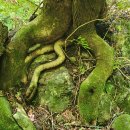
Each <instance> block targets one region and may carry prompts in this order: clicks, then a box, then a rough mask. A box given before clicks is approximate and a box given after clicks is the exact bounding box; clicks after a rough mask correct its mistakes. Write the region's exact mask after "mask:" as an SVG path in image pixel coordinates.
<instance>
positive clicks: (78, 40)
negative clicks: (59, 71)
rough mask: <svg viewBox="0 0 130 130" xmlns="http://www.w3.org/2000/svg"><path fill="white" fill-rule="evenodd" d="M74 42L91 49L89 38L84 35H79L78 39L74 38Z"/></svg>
mask: <svg viewBox="0 0 130 130" xmlns="http://www.w3.org/2000/svg"><path fill="white" fill-rule="evenodd" d="M72 42H74V43H76V44H78V45H81V46H82V47H83V48H84V49H86V50H91V48H90V47H89V45H88V42H87V40H86V39H85V38H84V37H82V36H79V37H78V38H77V39H73V40H72Z"/></svg>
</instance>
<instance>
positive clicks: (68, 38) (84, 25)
mask: <svg viewBox="0 0 130 130" xmlns="http://www.w3.org/2000/svg"><path fill="white" fill-rule="evenodd" d="M104 20H105V18H104V19H94V20H91V21H88V22H85V23H84V24H81V25H80V26H78V27H77V28H76V29H75V30H74V31H73V32H72V33H71V34H70V35H69V36H68V37H67V38H66V39H65V43H67V41H68V39H69V38H70V37H71V36H72V35H73V34H74V33H75V32H76V31H77V30H79V29H80V28H82V27H83V26H85V25H87V24H90V23H92V22H95V21H104Z"/></svg>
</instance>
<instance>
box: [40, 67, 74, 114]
mask: <svg viewBox="0 0 130 130" xmlns="http://www.w3.org/2000/svg"><path fill="white" fill-rule="evenodd" d="M39 83H40V85H39V88H38V103H39V104H40V105H42V106H44V105H47V106H48V108H49V109H50V111H52V112H61V111H63V110H64V109H66V108H67V107H68V105H69V104H70V102H71V100H70V99H71V96H72V89H73V87H74V85H73V83H72V79H71V77H70V75H69V73H68V70H67V69H66V68H65V67H60V68H57V69H55V70H52V71H50V72H46V73H44V74H43V75H42V76H41V78H40V80H39Z"/></svg>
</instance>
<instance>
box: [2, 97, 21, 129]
mask: <svg viewBox="0 0 130 130" xmlns="http://www.w3.org/2000/svg"><path fill="white" fill-rule="evenodd" d="M0 118H1V119H0V130H21V128H19V126H18V125H17V123H16V122H15V120H14V119H13V117H12V112H11V108H10V105H9V102H8V101H7V99H6V98H5V97H4V96H1V97H0Z"/></svg>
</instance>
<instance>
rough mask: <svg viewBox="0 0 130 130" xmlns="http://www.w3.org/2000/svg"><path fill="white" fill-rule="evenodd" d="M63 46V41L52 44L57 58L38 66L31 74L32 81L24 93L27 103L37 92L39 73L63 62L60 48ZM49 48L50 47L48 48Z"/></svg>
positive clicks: (63, 58)
mask: <svg viewBox="0 0 130 130" xmlns="http://www.w3.org/2000/svg"><path fill="white" fill-rule="evenodd" d="M63 45H64V41H63V40H58V41H57V42H56V43H55V44H54V51H55V52H56V54H57V55H58V58H57V59H56V60H55V61H52V62H49V63H46V64H42V65H40V66H38V67H37V68H36V69H35V71H34V74H33V77H32V80H31V82H30V86H29V87H28V89H27V91H26V98H27V101H30V100H31V99H32V98H33V96H34V94H35V92H36V90H37V82H38V79H39V76H40V73H41V72H42V71H44V70H46V69H50V68H53V67H56V66H58V65H60V64H61V63H63V62H64V60H65V55H64V53H63V51H62V47H63ZM50 48H51V46H50Z"/></svg>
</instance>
